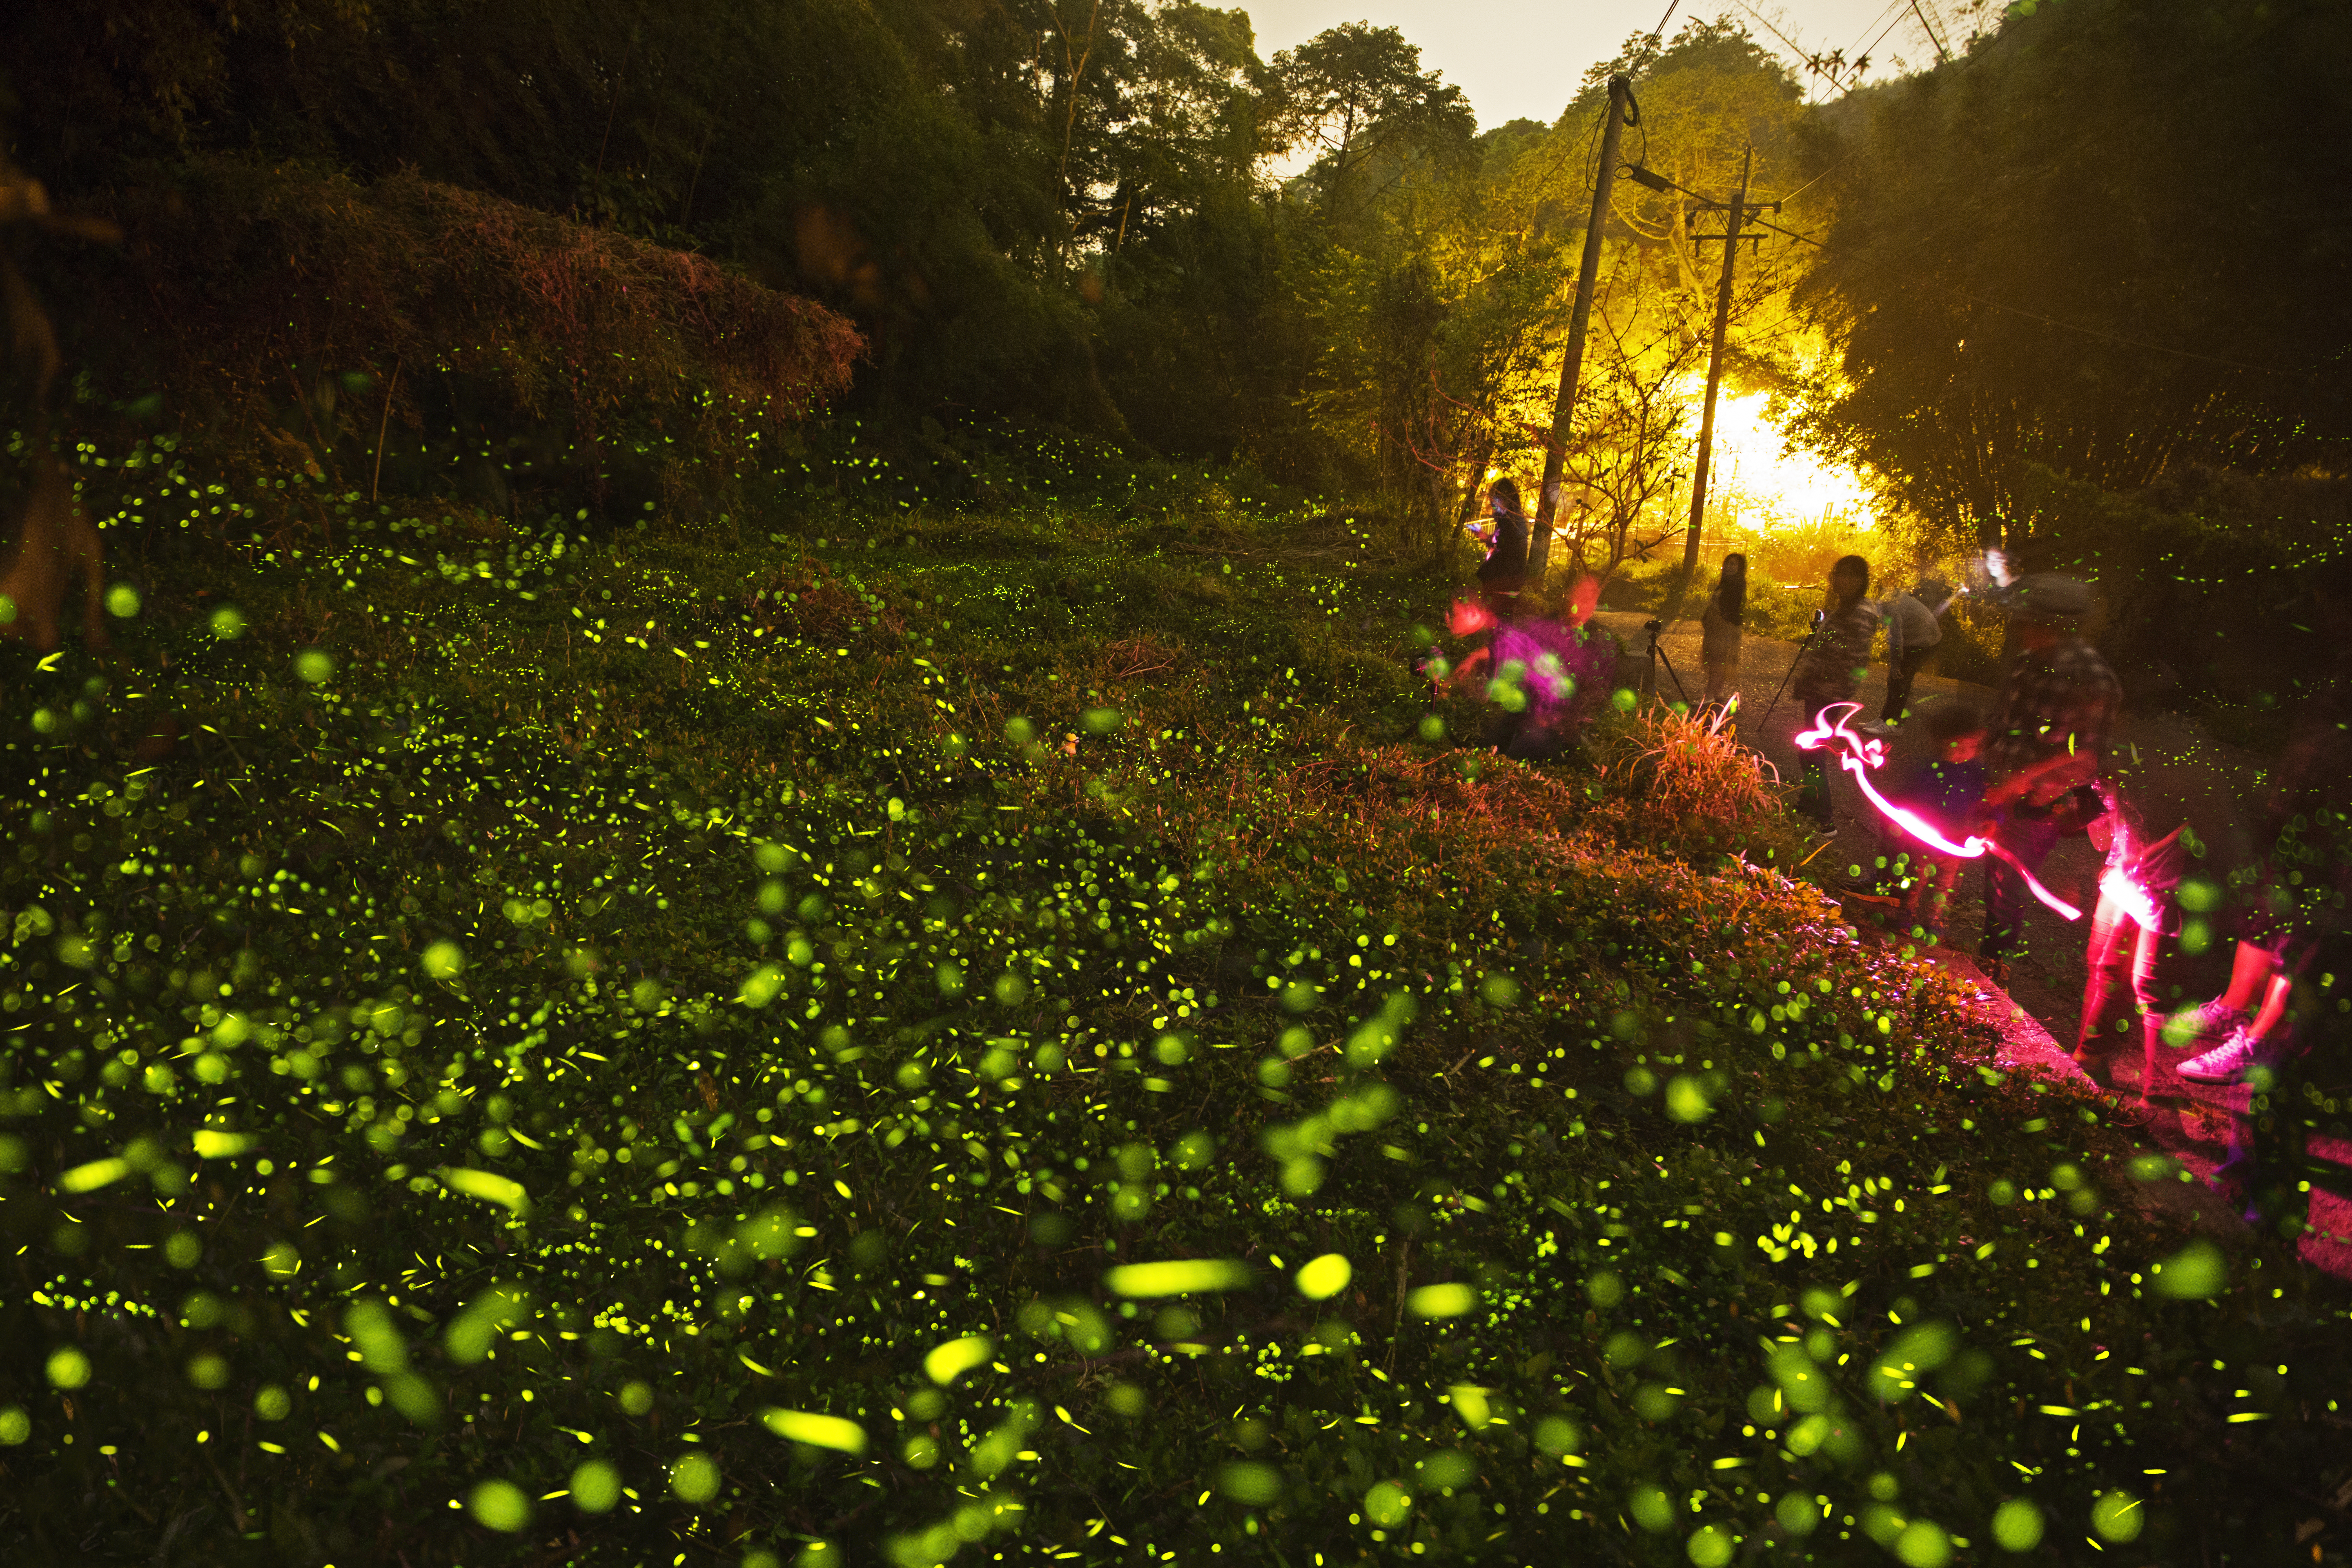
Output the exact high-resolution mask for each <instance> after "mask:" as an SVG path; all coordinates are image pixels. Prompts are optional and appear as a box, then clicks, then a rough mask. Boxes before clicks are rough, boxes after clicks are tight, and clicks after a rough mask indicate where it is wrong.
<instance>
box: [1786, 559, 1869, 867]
mask: <svg viewBox="0 0 2352 1568" xmlns="http://www.w3.org/2000/svg"><path fill="white" fill-rule="evenodd" d="M1869 594H1870V563H1869V562H1867V561H1864V559H1863V558H1862V557H1861V556H1859V555H1847V556H1842V557H1840V558H1839V560H1838V563H1837V564H1836V565H1834V566H1832V567H1831V568H1830V583H1829V593H1828V594H1827V595H1826V596H1825V597H1824V599H1823V601H1822V618H1821V620H1820V621H1819V622H1818V623H1817V624H1816V626H1815V627H1814V630H1813V635H1812V636H1811V637H1808V638H1806V639H1805V646H1804V648H1803V650H1802V651H1801V652H1800V653H1799V654H1798V655H1797V668H1796V692H1797V700H1798V701H1800V702H1801V703H1803V704H1804V705H1805V724H1806V727H1807V728H1808V729H1811V728H1812V727H1814V726H1816V725H1818V724H1819V723H1820V721H1821V717H1822V709H1824V708H1826V707H1828V706H1829V705H1830V704H1831V703H1832V702H1851V701H1853V694H1854V689H1855V688H1856V687H1858V686H1860V685H1861V684H1862V678H1863V675H1864V672H1866V671H1867V670H1868V669H1869V668H1870V644H1871V639H1872V638H1873V637H1876V636H1877V635H1878V621H1879V605H1878V604H1877V602H1876V601H1874V600H1873V599H1871V598H1870V597H1869V596H1868V595H1869ZM1828 754H1829V753H1828V752H1806V753H1805V757H1804V766H1803V772H1802V773H1801V775H1800V783H1799V784H1798V786H1797V810H1798V812H1799V814H1800V815H1801V816H1808V817H1811V819H1812V821H1813V822H1814V824H1815V825H1816V826H1819V827H1820V828H1821V830H1822V832H1824V833H1833V832H1835V831H1836V830H1837V822H1836V818H1835V817H1834V816H1832V813H1831V809H1830V780H1829V772H1828V769H1827V766H1826V765H1825V759H1826V758H1827V756H1828Z"/></svg>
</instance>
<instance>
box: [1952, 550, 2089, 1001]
mask: <svg viewBox="0 0 2352 1568" xmlns="http://www.w3.org/2000/svg"><path fill="white" fill-rule="evenodd" d="M1993 597H1994V599H1995V601H1996V602H1997V603H1998V604H2000V607H2001V608H2002V610H2003V611H2005V612H2006V613H2007V614H2008V616H2010V618H2011V620H2012V621H2014V622H2016V623H2017V629H2018V641H2019V642H2020V643H2021V644H2022V645H2023V646H2022V647H2020V648H2019V650H2018V653H2017V657H2016V658H2012V659H2011V660H2010V665H2009V670H2008V673H2007V675H2006V676H2005V677H2004V679H2002V682H2001V692H2000V707H1999V708H1998V709H1997V710H1996V711H1995V712H1994V714H1993V720H1992V723H1991V726H1990V739H1989V740H1988V742H1987V743H1986V745H1985V751H1984V757H1985V767H1986V770H1987V772H1988V773H1990V776H1991V780H1992V782H1991V784H1990V785H1989V786H1987V788H1986V790H1985V797H1984V804H1985V806H1986V808H1987V810H1988V811H1990V812H1992V813H1993V814H1994V817H1993V823H1992V832H1993V835H1994V837H1996V838H1997V839H1998V840H1999V841H2000V845H2001V847H2003V848H2005V849H2007V850H2008V851H2009V852H2010V853H2011V855H2014V856H2016V857H2017V858H2018V860H2019V861H2020V862H2021V864H2023V865H2024V866H2025V868H2027V869H2028V870H2034V871H2038V870H2040V869H2041V868H2042V861H2043V860H2044V859H2045V858H2048V856H2049V854H2050V851H2051V848H2052V847H2053V846H2054V845H2055V844H2056V843H2057V842H2058V836H2059V832H2060V828H2061V816H2062V811H2063V809H2066V808H2069V807H2070V805H2071V803H2070V801H2069V797H2070V796H2073V795H2074V793H2075V792H2076V791H2077V790H2079V789H2082V788H2083V787H2084V786H2085V785H2087V784H2090V783H2091V782H2092V781H2093V780H2094V779H2095V778H2097V777H2098V776H2099V771H2100V764H2101V762H2102V759H2103V758H2104V757H2105V752H2106V748H2107V736H2108V733H2109V731H2112V730H2113V729H2114V728H2115V723H2116V713H2117V711H2118V710H2120V709H2121V707H2122V705H2123V687H2122V686H2121V685H2120V684H2119V683H2118V682H2117V681H2116V672H2115V671H2114V670H2112V669H2110V668H2108V667H2107V661H2106V660H2105V658H2101V657H2100V656H2099V650H2098V649H2097V648H2095V647H2092V646H2091V645H2090V644H2089V643H2087V642H2085V641H2084V639H2083V638H2082V637H2081V636H2079V635H2078V634H2077V633H2076V632H2075V630H2074V626H2075V623H2076V621H2077V620H2078V619H2079V618H2080V617H2081V616H2082V615H2083V612H2084V611H2085V610H2087V609H2089V608H2090V607H2091V589H2090V586H2089V584H2085V583H2084V582H2082V581H2080V580H2079V579H2077V578H2074V577H2066V576H2062V575H2060V574H2057V573H2054V572H2040V573H2036V574H2033V575H2032V576H2029V577H2023V578H2020V579H2019V580H2018V581H2017V582H2015V583H2013V584H2010V585H2009V586H2008V587H2006V588H2003V589H2001V590H2000V591H1999V592H1998V593H1997V594H1995V595H1993ZM2024 900H2025V882H2024V879H2022V878H2021V877H2020V876H2018V874H2017V873H2016V872H2015V871H2014V870H2012V869H2011V868H2010V866H2009V865H2008V864H2007V863H2006V862H2004V861H2002V860H2000V859H1998V858H1994V859H1989V860H1988V861H1986V863H1985V924H1984V936H1983V938H1982V939H1981V940H1980V941H1979V942H1978V944H1977V957H1978V959H1979V962H1980V963H1982V964H1983V966H1984V969H1985V972H1986V973H1987V974H1988V975H1989V976H1990V977H1991V978H1992V980H1993V982H1994V983H1995V984H2000V983H2002V982H2003V981H2004V980H2006V978H2007V975H2008V961H2009V955H2010V953H2011V951H2012V950H2013V949H2014V948H2015V947H2016V945H2017V937H2018V928H2019V916H2020V913H2021V910H2022V909H2023V906H2024Z"/></svg>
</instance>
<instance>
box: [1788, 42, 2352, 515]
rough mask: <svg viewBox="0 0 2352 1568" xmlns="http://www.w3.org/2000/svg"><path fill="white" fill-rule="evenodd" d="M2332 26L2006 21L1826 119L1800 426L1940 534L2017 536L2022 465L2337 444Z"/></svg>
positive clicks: (2085, 468) (2114, 474)
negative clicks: (1941, 64) (1827, 349)
mask: <svg viewBox="0 0 2352 1568" xmlns="http://www.w3.org/2000/svg"><path fill="white" fill-rule="evenodd" d="M2347 79H2352V13H2347V11H2346V10H2345V8H2344V7H2342V6H2339V5H2331V4H2326V3H2325V0H2276V3H2269V0H2221V3H2220V4H2216V5H2186V4H2178V3H2172V0H2066V3H2065V4H2063V5H2043V6H2042V7H2041V8H2040V9H2039V10H2038V11H2037V10H2034V9H2033V8H2032V6H2030V5H2021V6H2018V7H2015V8H2014V10H2013V12H2012V15H2011V19H2010V20H2009V21H2008V22H2007V23H2005V24H2004V25H2003V26H2002V27H2001V28H2000V31H1999V32H1998V33H1997V34H1996V35H1994V36H1993V37H1990V39H1989V40H1986V41H1985V42H1983V43H1980V44H1979V46H1978V47H1976V49H1975V50H1974V51H1973V52H1972V53H1971V54H1970V55H1969V58H1967V59H1966V60H1965V61H1963V62H1961V63H1960V64H1958V65H1955V66H1949V67H1945V68H1940V69H1937V70H1935V71H1932V72H1929V73H1927V74H1926V75H1924V76H1921V77H1917V78H1914V79H1909V80H1906V81H1904V82H1900V83H1896V84H1894V85H1893V86H1891V87H1888V88H1885V89H1877V90H1875V91H1874V92H1872V93H1871V94H1869V95H1867V97H1866V98H1864V100H1863V101H1862V102H1860V103H1858V104H1856V105H1855V106H1854V107H1853V112H1851V113H1849V114H1847V115H1846V116H1844V117H1843V118H1842V119H1841V120H1839V121H1836V122H1835V123H1834V124H1833V125H1832V126H1831V127H1830V129H1832V132H1833V133H1834V135H1835V137H1836V140H1837V143H1838V145H1837V147H1836V150H1835V151H1836V155H1837V156H1838V157H1839V158H1840V159H1842V160H1843V162H1841V163H1839V165H1838V171H1837V174H1836V175H1835V177H1834V180H1833V182H1832V184H1834V186H1835V190H1836V198H1835V199H1836V201H1837V203H1838V213H1839V216H1838V217H1837V220H1836V222H1835V223H1834V224H1833V225H1832V226H1831V227H1830V229H1829V231H1828V233H1827V235H1826V236H1825V238H1826V241H1827V243H1826V245H1825V246H1824V247H1823V249H1822V253H1821V258H1820V264H1819V266H1818V268H1817V269H1816V270H1815V271H1814V273H1813V274H1812V277H1811V279H1810V281H1809V282H1808V284H1807V286H1806V289H1805V291H1804V295H1803V300H1804V303H1805V305H1806V307H1807V309H1808V310H1809V311H1810V312H1811V317H1812V319H1813V320H1814V321H1816V322H1817V323H1818V324H1819V325H1820V327H1821V329H1822V331H1824V332H1825V333H1826V334H1827V336H1828V338H1829V340H1830V342H1831V343H1832V345H1833V347H1834V349H1835V351H1836V357H1835V359H1834V362H1833V363H1832V365H1831V366H1829V367H1827V368H1825V370H1824V371H1823V373H1822V374H1818V375H1816V376H1815V377H1813V378H1811V380H1810V381H1809V382H1807V383H1806V384H1805V385H1804V386H1803V388H1802V392H1801V396H1800V397H1799V398H1798V400H1797V407H1798V412H1799V413H1800V415H1801V422H1800V425H1799V428H1800V430H1801V433H1802V435H1803V437H1804V438H1805V439H1806V440H1807V442H1808V443H1809V444H1810V445H1811V446H1813V447H1815V448H1816V449H1818V450H1820V451H1822V453H1824V454H1826V455H1829V456H1832V457H1834V458H1843V459H1845V460H1848V461H1852V462H1855V463H1860V464H1867V465H1868V466H1869V467H1870V468H1872V469H1874V470H1875V471H1876V472H1877V473H1878V474H1879V475H1881V476H1882V477H1883V479H1884V481H1885V485H1886V486H1887V488H1888V489H1889V491H1890V492H1891V497H1892V499H1894V500H1898V501H1900V502H1902V503H1904V504H1905V505H1906V506H1907V507H1908V508H1910V509H1911V510H1914V511H1915V512H1916V513H1917V514H1918V515H1919V516H1920V517H1921V518H1922V519H1923V520H1925V521H1927V524H1928V525H1929V526H1930V527H1931V528H1932V529H1934V530H1936V531H1939V532H1941V533H1943V534H1945V535H1946V536H1948V537H1966V538H1970V539H1979V538H1981V539H1984V540H1987V541H1990V540H1992V539H1997V538H2000V537H2001V536H2002V535H2003V534H2004V533H2006V534H2008V535H2009V536H2010V537H2011V542H2012V543H2018V542H2022V538H2023V536H2024V535H2026V534H2028V533H2030V531H2031V522H2030V519H2029V518H2028V517H2027V516H2025V515H2024V510H2025V509H2024V507H2023V506H2022V504H2021V481H2022V479H2023V476H2024V475H2025V474H2026V473H2027V472H2028V469H2029V468H2030V466H2031V465H2034V464H2041V465H2044V466H2046V467H2048V468H2052V469H2054V470H2056V471H2058V472H2060V473H2063V474H2065V475H2067V476H2069V477H2071V478H2073V479H2080V480H2084V481H2087V482H2090V483H2093V484H2095V485H2097V486H2099V487H2101V488H2102V489H2109V490H2124V489H2133V488H2136V487H2138V486H2142V485H2146V484H2147V483H2148V482H2150V481H2151V480H2153V479H2156V478H2157V477H2158V476H2159V475H2161V474H2163V473H2165V472H2167V471H2168V470H2170V469H2172V468H2176V467H2178V466H2179V465H2180V464H2183V463H2186V462H2197V461H2201V462H2206V463H2212V464H2220V465H2226V466H2231V467H2237V468H2250V469H2257V470H2268V471H2285V470H2290V469H2292V468H2295V467H2297V466H2298V465H2302V464H2306V463H2310V462H2313V461H2315V460H2318V461H2326V460H2330V454H2332V453H2333V452H2336V451H2338V450H2340V449H2341V443H2342V442H2343V441H2345V440H2346V439H2347V438H2352V383H2347V378H2346V377H2345V376H2344V374H2343V373H2342V367H2343V364H2344V363H2345V356H2346V354H2347V352H2352V289H2347V287H2346V284H2347V270H2346V262H2345V258H2346V257H2347V255H2352V220H2347V215H2346V212H2345V209H2344V205H2343V192H2344V191H2345V190H2346V189H2347V188H2352V99H2347V95H2346V94H2345V93H2344V92H2343V90H2342V84H2343V82H2344V81H2345V80H2347Z"/></svg>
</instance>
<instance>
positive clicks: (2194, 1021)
mask: <svg viewBox="0 0 2352 1568" xmlns="http://www.w3.org/2000/svg"><path fill="white" fill-rule="evenodd" d="M2252 1021H2253V1019H2252V1016H2251V1015H2249V1014H2248V1013H2247V1011H2246V1010H2245V1009H2244V1008H2243V1007H2232V1006H2230V1005H2228V1004H2226V1003H2223V1002H2221V1001H2220V1000H2219V999H2216V1000H2214V1001H2211V1002H2200V1003H2199V1004H2197V1005H2196V1006H2194V1007H2189V1008H2186V1009H2184V1010H2182V1011H2181V1012H2179V1013H2176V1014H2174V1015H2173V1016H2171V1017H2169V1018H2167V1019H2166V1020H2165V1021H2164V1043H2165V1044H2166V1045H2168V1046H2174V1047H2180V1046H2198V1045H2203V1044H2204V1043H2205V1042H2207V1041H2208V1040H2213V1041H2222V1040H2227V1039H2228V1038H2229V1037H2231V1035H2233V1034H2235V1033H2236V1032H2237V1031H2238V1030H2240V1029H2242V1028H2244V1027H2245V1026H2247V1025H2248V1024H2250V1023H2252Z"/></svg>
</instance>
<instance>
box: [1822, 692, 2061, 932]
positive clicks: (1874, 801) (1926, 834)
mask: <svg viewBox="0 0 2352 1568" xmlns="http://www.w3.org/2000/svg"><path fill="white" fill-rule="evenodd" d="M1861 711H1862V704H1861V703H1859V702H1832V703H1831V704H1830V705H1829V706H1828V707H1826V708H1824V709H1822V716H1821V718H1820V719H1819V720H1817V721H1815V722H1814V725H1813V727H1812V728H1811V729H1810V730H1806V731H1801V732H1800V733H1799V734H1798V736H1797V749H1798V750H1799V751H1802V752H1818V751H1821V750H1822V749H1823V748H1824V747H1828V748H1830V749H1832V750H1833V751H1834V752H1836V754H1837V760H1838V766H1840V767H1842V768H1843V769H1844V770H1845V771H1846V772H1848V773H1852V774H1853V782H1854V783H1855V784H1860V785H1861V786H1862V793H1863V795H1864V796H1866V797H1867V798H1868V799H1869V801H1870V804H1871V805H1874V806H1876V807H1877V808H1878V813H1879V815H1880V816H1884V817H1885V818H1886V819H1887V820H1888V821H1889V822H1892V823H1894V824H1895V826H1898V827H1900V828H1902V829H1903V831H1904V832H1906V833H1908V834H1910V835H1911V836H1912V837H1915V838H1916V839H1918V840H1920V841H1921V842H1922V843H1925V844H1931V845H1933V846H1935V847H1937V848H1938V849H1940V850H1942V851H1943V852H1944V853H1945V854H1947V855H1953V856H1957V857H1958V858H1961V859H1964V860H1974V859H1977V858H1980V857H1982V856H1984V855H1986V854H1988V853H1990V854H1992V855H1996V856H1998V857H2000V858H2001V859H2002V860H2004V861H2006V862H2008V864H2009V866H2010V868H2011V870H2014V871H2015V872H2016V873H2017V874H2018V875H2019V876H2021V877H2022V878H2024V879H2025V885H2026V886H2027V887H2028V888H2030V889H2032V890H2033V896H2034V897H2035V898H2037V899H2039V900H2042V903H2044V904H2045V905H2047V906H2048V907H2049V908H2050V909H2052V910H2055V911H2056V912H2057V913H2058V915H2059V916H2060V917H2061V918H2063V919H2065V920H2070V921H2078V920H2081V919H2082V918H2083V911H2082V910H2078V909H2076V908H2075V907H2074V905H2072V904H2070V903H2068V902H2067V901H2066V900H2063V899H2062V898H2060V897H2059V896H2058V895H2057V894H2055V893H2053V892H2052V891H2051V890H2050V889H2047V888H2045V887H2043V886H2042V881H2041V879H2039V878H2037V877H2036V876H2034V874H2033V873H2032V871H2029V870H2027V869H2026V868H2025V867H2024V865H2023V864H2022V863H2021V862H2020V861H2019V859H2018V858H2017V857H2016V856H2014V855H2012V854H2011V853H2010V852H2009V851H2008V850H2006V849H2004V848H2002V847H2000V845H1999V844H1997V843H1995V842H1994V841H1993V840H1991V839H1990V838H1987V837H1983V836H1982V835H1980V834H1974V833H1971V834H1969V836H1968V837H1966V838H1963V839H1960V840H1958V842H1955V841H1953V840H1952V839H1950V838H1947V837H1945V836H1944V834H1943V831H1942V829H1940V828H1938V827H1937V826H1936V825H1935V824H1934V823H1932V822H1930V821H1928V820H1927V818H1926V817H1924V816H1920V815H1919V814H1918V813H1917V812H1916V811H1913V810H1911V809H1910V808H1909V807H1907V806H1901V805H1895V803H1894V802H1893V801H1891V800H1889V799H1887V798H1886V797H1885V795H1881V794H1879V793H1878V789H1877V786H1876V785H1874V784H1872V783H1871V782H1870V773H1871V770H1872V769H1874V768H1881V767H1885V765H1886V743H1885V742H1883V741H1877V740H1873V739H1871V738H1870V737H1868V736H1866V735H1857V734H1855V733H1854V732H1853V731H1852V730H1850V729H1848V728H1847V727H1846V721H1847V720H1848V719H1850V718H1852V717H1853V715H1855V714H1856V713H1859V712H1861Z"/></svg>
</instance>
